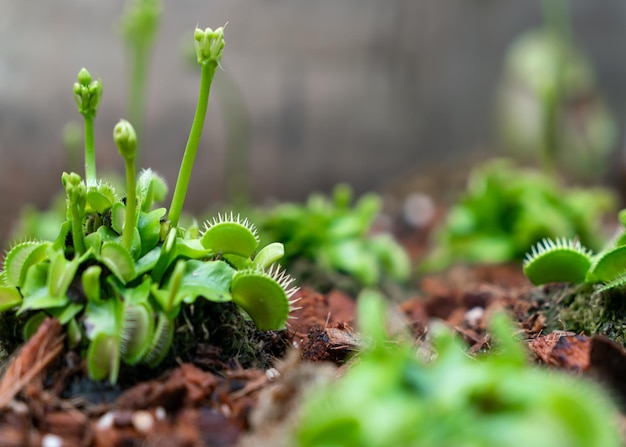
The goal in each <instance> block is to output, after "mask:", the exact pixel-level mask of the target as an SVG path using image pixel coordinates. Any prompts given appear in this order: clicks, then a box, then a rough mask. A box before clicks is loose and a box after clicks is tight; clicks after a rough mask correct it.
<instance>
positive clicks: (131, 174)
mask: <svg viewBox="0 0 626 447" xmlns="http://www.w3.org/2000/svg"><path fill="white" fill-rule="evenodd" d="M113 141H115V145H116V146H117V149H118V151H119V153H120V155H121V156H122V158H123V159H124V167H125V168H126V215H125V217H124V229H123V231H122V246H123V247H124V248H125V249H126V250H130V247H131V244H132V242H133V235H134V230H135V220H136V215H137V178H136V173H135V158H136V157H137V134H136V132H135V129H134V128H133V126H132V125H131V124H130V123H129V122H128V121H126V120H120V122H119V123H117V124H116V125H115V127H114V128H113Z"/></svg>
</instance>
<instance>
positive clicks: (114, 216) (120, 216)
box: [111, 202, 126, 234]
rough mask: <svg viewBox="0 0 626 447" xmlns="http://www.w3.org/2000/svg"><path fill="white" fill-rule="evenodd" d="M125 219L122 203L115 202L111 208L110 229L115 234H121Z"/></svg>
mask: <svg viewBox="0 0 626 447" xmlns="http://www.w3.org/2000/svg"><path fill="white" fill-rule="evenodd" d="M125 219H126V207H125V206H124V204H123V203H122V202H115V203H114V204H113V207H112V208H111V228H112V229H113V231H115V232H116V233H117V234H122V231H123V230H124V220H125Z"/></svg>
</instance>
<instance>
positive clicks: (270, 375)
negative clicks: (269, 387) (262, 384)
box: [265, 368, 280, 382]
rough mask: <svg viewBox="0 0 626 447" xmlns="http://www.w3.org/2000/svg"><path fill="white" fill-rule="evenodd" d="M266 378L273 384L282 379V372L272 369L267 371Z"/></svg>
mask: <svg viewBox="0 0 626 447" xmlns="http://www.w3.org/2000/svg"><path fill="white" fill-rule="evenodd" d="M265 376H266V377H267V380H269V381H270V382H273V381H274V380H276V379H278V378H279V377H280V372H279V371H278V370H277V369H276V368H270V369H268V370H267V371H265Z"/></svg>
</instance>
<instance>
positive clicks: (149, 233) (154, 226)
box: [137, 208, 166, 256]
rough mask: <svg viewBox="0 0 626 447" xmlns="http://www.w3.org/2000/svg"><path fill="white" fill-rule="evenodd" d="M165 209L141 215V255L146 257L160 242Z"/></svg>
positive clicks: (139, 224) (138, 226)
mask: <svg viewBox="0 0 626 447" xmlns="http://www.w3.org/2000/svg"><path fill="white" fill-rule="evenodd" d="M165 212H166V210H165V208H158V209H156V210H154V211H151V212H149V213H144V212H141V213H139V220H138V221H137V230H138V231H139V237H140V240H141V255H142V256H143V255H145V254H146V253H148V252H149V251H150V250H152V249H153V248H154V247H156V246H157V244H158V243H159V241H160V238H161V218H162V217H163V216H164V215H165Z"/></svg>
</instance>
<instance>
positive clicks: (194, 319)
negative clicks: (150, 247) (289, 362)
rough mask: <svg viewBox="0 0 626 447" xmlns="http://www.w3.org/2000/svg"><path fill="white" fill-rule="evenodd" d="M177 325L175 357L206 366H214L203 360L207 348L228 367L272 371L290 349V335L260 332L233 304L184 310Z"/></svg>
mask: <svg viewBox="0 0 626 447" xmlns="http://www.w3.org/2000/svg"><path fill="white" fill-rule="evenodd" d="M176 325H177V328H178V329H177V332H176V336H175V338H174V345H173V349H172V354H173V355H174V356H176V357H179V358H181V359H183V360H185V361H190V362H194V363H200V364H204V366H206V365H207V364H210V363H211V362H210V361H207V359H202V358H199V357H202V356H203V355H204V354H203V353H202V351H203V348H204V351H206V347H207V346H210V347H212V348H214V349H213V352H214V353H215V355H216V356H217V357H218V358H217V359H215V360H218V362H221V363H223V364H224V365H231V366H234V365H233V361H234V362H235V364H238V365H241V366H242V367H244V368H268V367H269V366H271V363H272V361H273V360H274V358H276V357H279V356H281V355H282V354H283V353H284V351H285V350H286V348H287V345H288V341H287V333H286V331H259V330H258V329H257V328H256V327H255V326H254V323H253V322H252V321H251V320H248V319H246V318H245V317H244V315H243V314H242V313H241V311H240V310H239V309H238V308H237V307H236V306H235V305H234V304H233V303H213V302H210V301H207V300H203V299H200V300H197V301H196V302H195V303H194V305H193V306H189V308H183V311H182V312H181V314H180V315H179V317H178V320H177V323H176ZM209 369H219V367H218V366H217V365H216V366H215V367H209Z"/></svg>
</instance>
